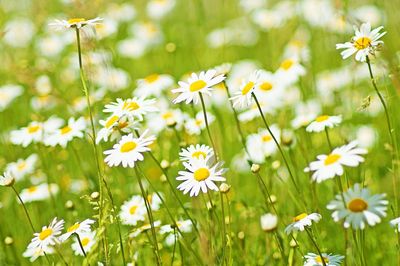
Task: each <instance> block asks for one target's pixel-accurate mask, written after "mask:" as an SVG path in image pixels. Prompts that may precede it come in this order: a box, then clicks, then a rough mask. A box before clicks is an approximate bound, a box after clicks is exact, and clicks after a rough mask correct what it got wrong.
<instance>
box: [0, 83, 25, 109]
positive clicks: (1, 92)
mask: <svg viewBox="0 0 400 266" xmlns="http://www.w3.org/2000/svg"><path fill="white" fill-rule="evenodd" d="M23 91H24V89H23V87H21V86H19V85H11V84H9V85H3V86H1V87H0V111H3V110H4V109H6V108H7V107H8V106H9V105H10V103H12V101H14V99H15V98H17V97H18V96H20V95H21V94H22V93H23Z"/></svg>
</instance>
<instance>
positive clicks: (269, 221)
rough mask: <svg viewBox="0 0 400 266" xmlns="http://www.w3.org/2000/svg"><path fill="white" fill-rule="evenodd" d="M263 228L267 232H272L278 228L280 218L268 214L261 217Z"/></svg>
mask: <svg viewBox="0 0 400 266" xmlns="http://www.w3.org/2000/svg"><path fill="white" fill-rule="evenodd" d="M260 223H261V228H262V230H263V231H265V232H271V231H273V230H275V229H276V227H277V226H278V216H276V215H274V214H272V213H266V214H264V215H262V216H261V217H260Z"/></svg>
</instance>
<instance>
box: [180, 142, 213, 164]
mask: <svg viewBox="0 0 400 266" xmlns="http://www.w3.org/2000/svg"><path fill="white" fill-rule="evenodd" d="M213 155H214V151H213V149H212V148H211V147H209V146H207V145H205V144H201V145H200V144H196V146H195V145H190V146H189V147H187V148H182V149H181V152H180V153H179V156H180V160H181V161H190V160H192V159H193V158H195V159H204V160H208V159H209V158H210V157H211V156H213Z"/></svg>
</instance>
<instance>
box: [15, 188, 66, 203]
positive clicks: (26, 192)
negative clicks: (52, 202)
mask: <svg viewBox="0 0 400 266" xmlns="http://www.w3.org/2000/svg"><path fill="white" fill-rule="evenodd" d="M49 190H50V192H51V193H52V195H55V194H57V193H58V190H59V189H58V185H56V184H50V185H48V184H46V183H43V184H40V185H36V186H31V187H29V188H25V189H23V190H21V193H20V194H19V196H20V197H21V199H22V201H23V202H24V203H27V202H32V201H41V200H45V199H48V198H49V197H50V192H49ZM18 202H19V201H18Z"/></svg>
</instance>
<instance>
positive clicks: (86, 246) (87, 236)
mask: <svg viewBox="0 0 400 266" xmlns="http://www.w3.org/2000/svg"><path fill="white" fill-rule="evenodd" d="M95 237H96V231H93V232H91V231H88V232H84V233H80V234H79V239H80V240H81V244H82V247H83V250H84V251H85V253H88V252H89V251H90V249H91V248H92V247H93V245H94V244H96V239H95ZM71 248H72V250H73V251H74V253H75V255H80V256H84V254H83V252H82V249H81V246H80V244H79V241H78V239H77V238H74V243H72V245H71Z"/></svg>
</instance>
